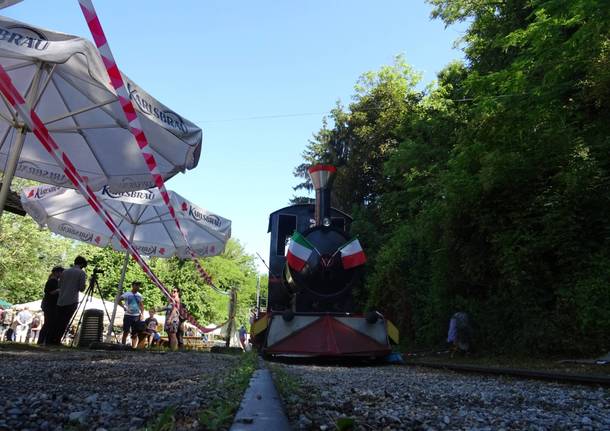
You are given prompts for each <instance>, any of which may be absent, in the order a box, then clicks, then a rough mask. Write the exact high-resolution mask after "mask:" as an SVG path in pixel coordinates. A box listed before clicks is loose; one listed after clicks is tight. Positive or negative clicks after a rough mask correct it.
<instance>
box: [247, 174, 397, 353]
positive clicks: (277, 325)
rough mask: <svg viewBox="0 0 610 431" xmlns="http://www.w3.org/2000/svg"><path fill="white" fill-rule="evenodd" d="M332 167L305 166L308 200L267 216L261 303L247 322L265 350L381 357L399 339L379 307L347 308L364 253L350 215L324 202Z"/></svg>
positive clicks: (328, 197) (327, 200)
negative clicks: (266, 278)
mask: <svg viewBox="0 0 610 431" xmlns="http://www.w3.org/2000/svg"><path fill="white" fill-rule="evenodd" d="M335 173H336V168H335V167H334V166H330V165H316V166H312V167H311V168H310V169H309V175H310V177H311V181H312V184H313V186H314V189H315V192H316V199H315V204H297V205H292V206H289V207H285V208H282V209H279V210H277V211H275V212H273V213H271V215H270V216H269V233H270V234H271V235H270V256H269V285H268V297H267V310H266V312H264V313H261V314H259V316H258V318H257V319H256V320H255V321H254V323H253V325H252V328H251V335H252V340H253V342H254V344H255V345H256V346H257V347H258V348H259V349H260V350H261V351H262V352H263V353H264V354H266V355H282V356H286V355H297V356H329V357H337V356H339V357H340V356H361V357H380V356H385V355H387V354H388V353H390V351H391V346H390V342H395V343H397V342H398V331H397V329H396V327H395V326H394V325H393V324H392V323H391V322H390V321H389V320H387V319H385V318H384V317H383V315H382V314H381V313H379V312H377V311H369V312H367V313H361V312H357V311H356V310H354V301H353V298H352V290H353V287H354V286H355V285H356V284H357V283H358V280H359V279H360V277H361V276H362V271H363V267H364V263H365V261H366V257H365V254H364V250H363V249H362V247H361V245H360V243H359V241H358V240H357V239H356V238H353V237H352V236H350V234H349V229H350V224H351V221H352V219H351V217H350V216H349V215H347V214H345V213H344V212H342V211H339V210H337V209H335V208H332V207H331V187H332V182H333V178H334V175H335Z"/></svg>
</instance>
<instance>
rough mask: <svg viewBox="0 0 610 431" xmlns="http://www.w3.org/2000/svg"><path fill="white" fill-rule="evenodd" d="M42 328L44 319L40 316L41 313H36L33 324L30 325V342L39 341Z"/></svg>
mask: <svg viewBox="0 0 610 431" xmlns="http://www.w3.org/2000/svg"><path fill="white" fill-rule="evenodd" d="M40 328H42V320H41V318H40V313H34V318H33V319H32V325H31V326H30V340H29V342H30V343H36V342H37V341H38V335H39V333H40Z"/></svg>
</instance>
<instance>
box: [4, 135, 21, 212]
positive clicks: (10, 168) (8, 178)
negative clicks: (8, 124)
mask: <svg viewBox="0 0 610 431" xmlns="http://www.w3.org/2000/svg"><path fill="white" fill-rule="evenodd" d="M26 133H27V130H26V127H25V126H23V127H21V128H20V129H19V132H18V133H17V139H16V141H15V145H13V148H11V153H10V155H9V159H8V161H7V163H6V168H5V170H4V176H3V177H2V188H1V189H0V218H2V213H3V212H4V205H5V204H6V199H7V198H8V193H9V191H10V190H11V183H12V182H13V177H14V176H15V171H16V170H17V163H18V162H19V156H21V150H22V149H23V143H24V142H25V135H26Z"/></svg>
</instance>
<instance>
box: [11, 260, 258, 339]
mask: <svg viewBox="0 0 610 431" xmlns="http://www.w3.org/2000/svg"><path fill="white" fill-rule="evenodd" d="M87 264H88V262H87V260H86V259H85V258H84V257H82V256H77V257H76V258H75V259H74V265H72V266H71V267H70V268H68V269H64V268H63V267H61V266H55V267H54V268H53V269H52V270H51V273H50V274H49V276H48V279H47V281H46V283H45V286H44V296H43V299H42V302H41V305H40V308H41V309H42V314H40V313H36V312H32V311H30V310H29V308H28V307H23V309H21V310H19V311H18V312H16V310H10V309H9V310H1V314H0V340H5V341H16V342H25V343H38V344H40V345H59V344H61V343H62V340H64V341H65V340H66V339H68V340H69V339H73V338H74V337H75V336H76V332H77V329H78V328H76V325H75V324H74V322H73V316H74V314H75V312H76V310H77V309H78V305H79V296H78V295H79V292H84V291H85V288H86V283H87V275H86V273H85V268H86V267H87ZM141 287H142V283H141V282H139V281H134V282H133V283H132V284H131V289H130V290H129V291H127V292H125V293H123V294H122V295H120V297H118V306H120V307H122V308H123V309H124V311H125V313H124V317H123V327H122V337H121V339H120V341H121V343H122V344H127V343H128V342H129V343H130V344H131V347H132V348H145V347H151V346H155V345H159V344H161V334H160V333H159V329H160V328H159V326H160V325H159V320H158V319H157V318H156V314H157V313H159V312H165V323H164V325H163V330H164V331H165V332H166V333H167V342H168V345H169V347H170V348H171V349H172V350H177V349H180V348H182V347H183V346H184V337H185V336H187V337H188V336H190V337H189V338H194V337H196V332H195V331H194V329H193V328H191V327H188V325H187V324H186V319H185V317H184V314H183V313H182V311H183V308H182V303H181V299H180V289H179V288H178V287H175V288H173V289H172V291H171V298H170V301H169V304H168V305H167V306H165V307H162V308H150V309H149V310H148V316H147V317H145V307H144V298H143V296H142V294H141V293H140V289H141ZM71 322H72V324H71ZM189 331H191V332H189ZM238 332H239V338H240V343H241V345H242V348H244V349H245V348H246V344H247V334H246V330H245V327H244V326H243V325H242V327H241V328H240V329H239V331H238ZM207 340H208V337H207V335H206V334H203V337H202V340H201V341H202V342H207Z"/></svg>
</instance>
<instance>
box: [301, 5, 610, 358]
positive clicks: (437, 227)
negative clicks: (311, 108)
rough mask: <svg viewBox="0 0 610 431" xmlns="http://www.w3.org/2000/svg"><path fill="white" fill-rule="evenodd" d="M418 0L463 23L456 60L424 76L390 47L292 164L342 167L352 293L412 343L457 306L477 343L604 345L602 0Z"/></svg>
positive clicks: (606, 199) (425, 340)
mask: <svg viewBox="0 0 610 431" xmlns="http://www.w3.org/2000/svg"><path fill="white" fill-rule="evenodd" d="M430 3H432V4H433V6H434V12H433V16H434V17H436V18H440V19H442V20H444V21H445V23H446V24H447V25H450V24H452V23H454V22H456V21H461V20H467V21H468V22H469V29H468V31H467V32H466V34H465V35H464V38H463V40H462V42H461V43H462V46H463V48H464V51H465V53H466V59H467V61H466V63H465V64H460V63H453V64H450V65H448V66H447V67H446V68H445V69H444V70H443V71H442V72H441V73H439V75H438V79H437V82H436V83H434V84H433V85H431V86H429V87H428V88H426V89H425V90H423V91H422V90H418V89H417V87H416V84H417V79H418V77H417V74H416V73H414V72H413V70H412V69H411V68H410V67H409V66H408V65H407V64H406V62H405V60H404V58H402V57H398V58H397V59H396V62H395V63H394V65H392V66H386V67H384V68H382V69H381V70H380V71H378V72H373V73H371V72H369V73H367V74H365V75H363V78H362V80H361V81H360V82H359V83H358V85H357V86H356V89H355V95H354V99H353V101H352V103H351V104H350V105H349V106H348V107H347V108H344V107H342V106H338V107H337V108H336V109H335V110H334V111H333V112H332V114H331V116H330V119H329V120H330V121H325V123H324V124H323V127H322V129H321V131H320V132H319V133H318V134H317V135H316V136H315V139H314V141H312V142H310V144H309V145H308V146H307V149H306V150H305V152H304V154H303V156H304V163H303V165H301V166H299V167H297V169H296V170H295V174H296V175H297V176H300V177H303V178H305V175H304V174H305V172H306V168H307V166H308V165H309V164H311V163H315V162H324V163H334V164H336V165H337V166H338V167H339V172H338V178H337V181H336V182H335V188H336V190H335V196H334V197H335V201H334V204H335V205H337V206H339V207H340V208H342V209H344V210H347V211H348V212H352V214H353V215H354V217H355V220H354V224H353V231H354V233H355V234H358V235H359V236H360V238H361V242H362V243H363V244H364V246H365V247H366V251H367V254H368V256H369V263H368V274H367V277H366V281H365V284H364V285H363V286H362V287H361V288H360V289H359V290H358V291H357V297H358V299H359V301H360V305H361V306H362V307H377V308H379V309H381V310H383V311H385V312H386V313H387V314H388V316H389V317H390V318H392V319H393V320H394V321H395V322H397V323H398V325H399V327H400V329H401V330H402V333H403V336H406V339H407V341H406V342H407V343H408V344H409V345H411V346H413V345H414V344H421V345H438V344H440V343H442V342H443V340H444V338H445V337H446V330H447V322H448V319H449V317H450V315H451V314H452V313H453V312H455V311H456V310H465V311H467V312H469V313H470V314H471V315H472V317H473V320H474V322H475V325H476V338H477V340H476V341H477V343H478V345H479V347H480V348H482V349H489V350H495V351H498V352H502V351H510V352H515V351H520V350H521V351H523V352H531V351H532V349H533V347H532V346H538V349H539V350H540V351H542V352H547V353H552V352H564V353H565V352H574V353H583V354H584V353H592V352H600V351H607V350H608V349H609V348H610V345H609V344H608V342H609V340H610V336H609V335H610V319H609V318H608V316H609V315H610V314H609V313H608V311H609V310H610V304H609V302H608V301H609V300H610V299H609V298H610V284H609V283H608V274H609V271H608V269H607V268H608V257H609V255H610V248H609V245H610V243H609V240H610V235H609V232H610V223H609V222H608V217H607V214H609V211H610V175H609V174H610V157H609V156H610V121H608V119H609V118H610V116H609V114H610V109H609V108H610V106H609V102H608V100H610V97H609V96H610V72H608V71H609V70H610V68H609V67H608V66H609V65H610V8H608V7H607V2H604V1H601V0H574V1H570V2H568V1H561V0H547V1H542V0H540V1H525V0H521V1H510V2H488V1H483V0H477V1H464V0H431V1H430ZM308 186H309V184H308V182H307V181H306V180H305V181H304V182H303V183H302V184H300V185H299V186H298V187H297V188H307V187H308Z"/></svg>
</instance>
